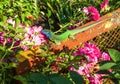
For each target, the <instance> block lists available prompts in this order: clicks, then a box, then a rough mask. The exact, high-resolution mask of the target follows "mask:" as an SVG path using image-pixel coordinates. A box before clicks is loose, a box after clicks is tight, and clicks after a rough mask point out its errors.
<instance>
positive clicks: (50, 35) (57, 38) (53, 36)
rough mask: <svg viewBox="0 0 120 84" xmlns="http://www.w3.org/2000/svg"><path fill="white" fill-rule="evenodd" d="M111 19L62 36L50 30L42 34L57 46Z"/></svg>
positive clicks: (70, 31)
mask: <svg viewBox="0 0 120 84" xmlns="http://www.w3.org/2000/svg"><path fill="white" fill-rule="evenodd" d="M109 19H110V18H106V19H104V20H99V21H96V22H94V23H92V24H90V25H87V26H85V27H82V28H79V29H73V30H67V31H65V32H64V33H62V34H60V35H56V34H55V33H54V32H52V31H50V30H48V29H44V30H43V31H42V33H43V34H45V35H46V36H47V37H48V38H49V39H50V40H51V41H53V42H55V43H56V44H60V43H61V42H62V41H64V40H67V39H68V38H74V35H75V34H78V33H80V32H83V31H85V30H87V29H90V28H91V27H94V26H95V25H97V24H99V23H102V22H104V21H106V20H109ZM80 38H81V37H80Z"/></svg>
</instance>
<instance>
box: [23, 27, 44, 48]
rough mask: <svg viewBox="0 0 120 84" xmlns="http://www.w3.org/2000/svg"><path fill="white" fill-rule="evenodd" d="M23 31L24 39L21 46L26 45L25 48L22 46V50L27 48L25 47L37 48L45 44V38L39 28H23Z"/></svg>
mask: <svg viewBox="0 0 120 84" xmlns="http://www.w3.org/2000/svg"><path fill="white" fill-rule="evenodd" d="M25 31H26V33H25V35H24V39H23V40H22V41H21V44H23V45H26V47H25V46H22V48H23V49H24V50H26V49H27V48H28V47H27V46H31V45H32V46H39V45H41V44H42V43H44V42H46V37H45V35H43V34H42V27H41V26H32V27H25Z"/></svg>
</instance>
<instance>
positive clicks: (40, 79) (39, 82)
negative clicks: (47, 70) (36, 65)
mask: <svg viewBox="0 0 120 84" xmlns="http://www.w3.org/2000/svg"><path fill="white" fill-rule="evenodd" d="M27 77H28V78H29V82H28V84H31V83H33V84H47V82H48V78H47V77H46V76H44V75H42V74H40V73H31V74H29V75H28V76H27Z"/></svg>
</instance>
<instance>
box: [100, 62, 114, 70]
mask: <svg viewBox="0 0 120 84" xmlns="http://www.w3.org/2000/svg"><path fill="white" fill-rule="evenodd" d="M115 65H116V63H113V62H108V63H105V64H103V65H101V67H100V70H107V69H110V68H112V67H113V66H115Z"/></svg>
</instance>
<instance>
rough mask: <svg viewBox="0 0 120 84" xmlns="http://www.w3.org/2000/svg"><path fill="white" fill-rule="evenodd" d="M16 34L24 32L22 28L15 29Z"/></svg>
mask: <svg viewBox="0 0 120 84" xmlns="http://www.w3.org/2000/svg"><path fill="white" fill-rule="evenodd" d="M16 32H17V33H22V32H24V29H23V28H17V29H16Z"/></svg>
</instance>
